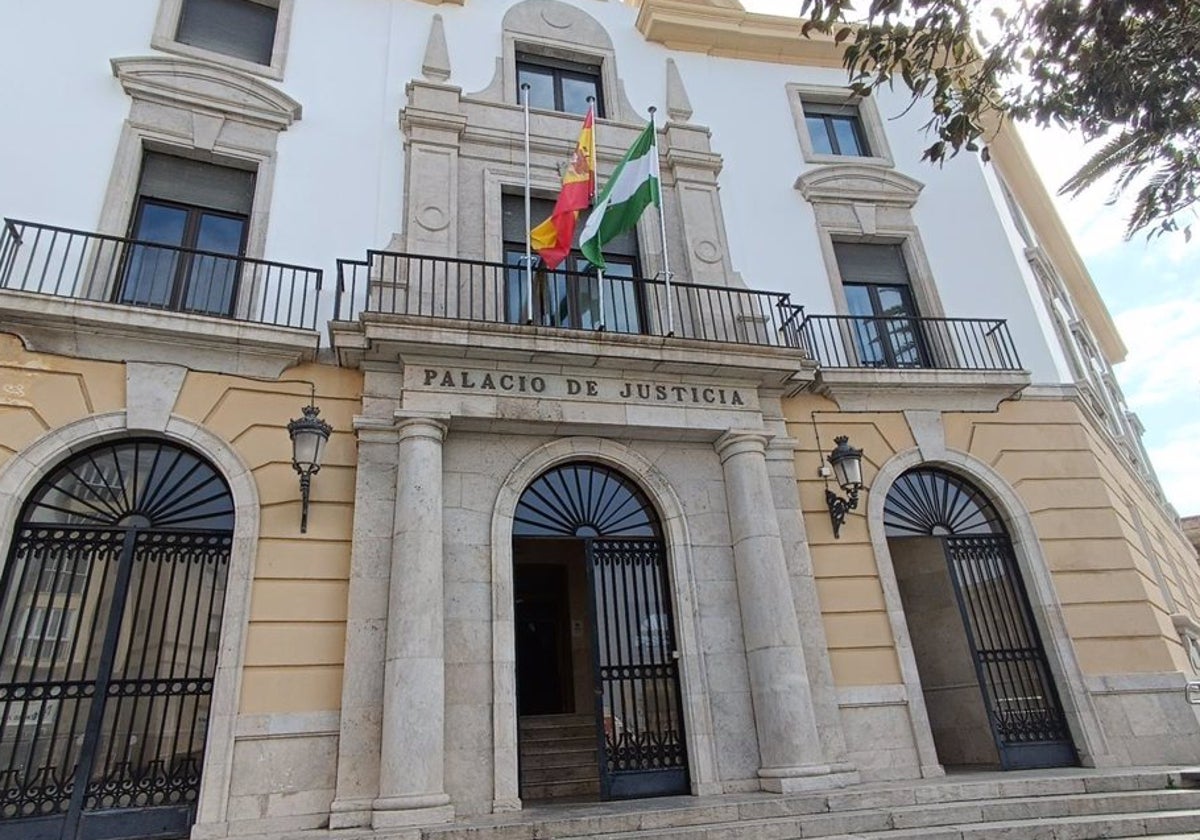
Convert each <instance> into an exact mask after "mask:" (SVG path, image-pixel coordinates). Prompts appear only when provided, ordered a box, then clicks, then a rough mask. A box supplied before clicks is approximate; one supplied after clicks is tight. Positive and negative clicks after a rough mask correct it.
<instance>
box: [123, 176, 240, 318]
mask: <svg viewBox="0 0 1200 840" xmlns="http://www.w3.org/2000/svg"><path fill="white" fill-rule="evenodd" d="M254 180H255V178H254V173H253V172H248V171H246V170H242V169H234V168H232V167H228V166H218V165H215V164H211V163H203V162H201V161H196V160H190V159H187V158H180V157H173V156H171V155H167V154H161V153H158V152H146V154H145V157H144V158H143V162H142V174H141V178H140V180H139V183H138V194H137V203H136V206H135V209H134V217H133V223H132V225H131V229H130V234H129V235H130V238H131V239H134V240H137V244H135V245H133V246H131V247H130V248H129V249H128V251H127V253H126V255H125V264H124V268H123V271H122V274H121V282H120V284H119V285H118V288H117V293H116V300H117V302H119V303H127V304H133V305H135V306H152V307H158V308H163V309H173V310H176V311H183V312H196V313H200V314H207V315H232V314H234V306H235V304H236V300H237V291H238V280H239V275H240V273H241V267H242V261H241V259H240V257H241V256H242V255H243V254H244V253H245V248H246V231H247V227H248V224H249V219H250V208H251V203H252V201H253V199H254Z"/></svg>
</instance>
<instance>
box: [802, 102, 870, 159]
mask: <svg viewBox="0 0 1200 840" xmlns="http://www.w3.org/2000/svg"><path fill="white" fill-rule="evenodd" d="M802 107H803V108H804V123H805V125H806V126H807V127H808V136H809V138H810V139H811V141H812V146H813V151H814V152H815V153H816V154H818V155H843V156H849V157H869V156H870V154H871V151H870V149H869V147H868V145H867V137H866V132H865V131H864V130H863V124H862V118H861V117H860V115H859V112H858V104H857V103H855V102H850V103H843V104H831V103H827V102H810V101H808V100H804V101H803V103H802Z"/></svg>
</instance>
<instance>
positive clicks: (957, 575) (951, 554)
mask: <svg viewBox="0 0 1200 840" xmlns="http://www.w3.org/2000/svg"><path fill="white" fill-rule="evenodd" d="M883 518H884V525H885V527H886V529H887V535H888V537H889V538H908V537H935V538H937V540H938V542H940V543H941V545H942V547H943V551H944V552H945V555H946V562H947V564H948V565H949V572H950V580H951V583H952V584H953V588H954V597H955V600H956V601H957V602H958V608H959V612H960V614H961V616H962V621H963V627H964V629H965V631H966V635H967V642H968V644H969V645H970V648H971V658H972V661H973V663H974V666H975V673H976V675H977V677H978V679H979V688H980V690H981V692H982V693H983V702H984V706H985V707H986V709H987V715H988V723H989V725H990V726H991V730H992V737H993V739H994V740H995V742H996V749H997V751H998V752H999V755H1000V766H1001V767H1002V768H1004V769H1005V770H1016V769H1028V768H1034V767H1062V766H1069V765H1074V764H1078V763H1079V759H1078V756H1077V754H1076V752H1075V746H1074V743H1073V741H1072V740H1071V733H1070V729H1069V727H1068V725H1067V719H1066V715H1065V714H1064V713H1063V708H1062V703H1061V702H1060V700H1059V696H1058V691H1057V690H1056V688H1055V685H1054V677H1053V675H1052V674H1051V672H1050V663H1049V660H1048V659H1047V658H1046V651H1045V648H1044V647H1043V646H1042V640H1041V636H1040V634H1039V633H1038V629H1037V622H1036V621H1035V620H1034V617H1033V611H1032V609H1031V608H1030V604H1029V595H1028V593H1027V592H1026V591H1025V584H1024V582H1023V581H1022V579H1021V572H1020V569H1019V568H1018V567H1017V562H1016V556H1015V555H1014V554H1013V547H1012V540H1011V539H1010V538H1009V536H1008V532H1007V531H1006V530H1005V527H1004V523H1003V520H1002V519H1001V517H1000V514H999V512H998V511H997V510H996V508H995V506H994V505H993V504H992V503H991V502H990V501H989V500H988V499H987V498H986V497H985V496H984V495H983V494H982V493H981V492H979V490H978V489H977V488H976V487H974V486H973V485H971V484H970V483H969V482H967V481H966V480H964V479H963V478H961V477H959V476H956V475H952V474H950V473H947V472H944V471H942V470H938V469H932V468H928V467H922V468H919V469H915V470H910V471H909V472H907V473H905V474H904V475H902V476H900V478H899V479H897V481H896V483H895V484H894V485H893V486H892V489H891V490H890V491H889V492H888V497H887V501H886V503H885V504H884V513H883Z"/></svg>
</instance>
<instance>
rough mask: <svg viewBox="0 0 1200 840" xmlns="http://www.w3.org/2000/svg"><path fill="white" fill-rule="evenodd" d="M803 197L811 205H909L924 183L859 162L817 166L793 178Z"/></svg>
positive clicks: (914, 201) (913, 203) (912, 203)
mask: <svg viewBox="0 0 1200 840" xmlns="http://www.w3.org/2000/svg"><path fill="white" fill-rule="evenodd" d="M795 187H796V189H798V190H799V191H800V193H801V195H803V196H804V198H805V199H806V200H808V201H810V202H812V203H814V204H833V203H842V204H847V203H854V202H865V203H869V204H887V205H892V206H896V207H905V208H909V207H912V206H913V205H915V204H916V203H917V199H918V198H919V197H920V195H921V190H922V189H924V188H925V185H924V184H922V183H921V182H920V181H918V180H916V179H915V178H910V177H908V176H907V175H903V174H901V173H899V172H896V171H895V170H892V169H885V168H883V167H880V166H869V165H867V164H861V163H838V164H832V165H829V166H818V167H816V168H814V169H810V170H809V171H807V172H805V173H804V174H803V175H801V176H800V177H799V178H797V179H796V184H795Z"/></svg>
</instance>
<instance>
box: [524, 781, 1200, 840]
mask: <svg viewBox="0 0 1200 840" xmlns="http://www.w3.org/2000/svg"><path fill="white" fill-rule="evenodd" d="M1161 815H1167V816H1169V817H1171V819H1168V820H1160V821H1158V822H1156V823H1155V829H1154V830H1155V833H1159V832H1160V831H1162V832H1165V831H1176V830H1179V829H1180V828H1186V827H1188V825H1187V824H1186V823H1181V822H1180V817H1179V815H1191V819H1192V820H1193V822H1192V823H1191V827H1193V828H1195V829H1196V830H1197V831H1198V832H1200V791H1194V790H1182V791H1180V790H1176V791H1139V792H1133V793H1116V794H1083V795H1076V796H1043V797H1028V798H1014V799H1011V800H991V801H989V800H983V801H976V802H953V803H938V804H930V805H922V806H907V807H902V808H886V807H884V808H871V809H866V810H858V811H843V812H834V813H825V814H804V815H792V816H787V817H774V818H765V819H745V818H741V819H738V820H736V821H720V822H711V823H707V824H703V825H686V826H678V827H670V826H668V825H664V824H661V823H660V824H658V825H656V826H655V827H654V828H652V829H649V830H652V831H653V832H654V833H653V835H652V836H653V837H655V838H662V840H800V838H813V837H821V838H827V840H842V838H845V837H869V838H872V839H873V840H874V838H878V840H901V838H904V840H908V838H913V840H917V838H930V840H933V838H941V837H955V838H962V840H967V838H970V840H1065V838H1070V839H1071V840H1084V838H1091V837H1129V836H1137V835H1143V834H1146V833H1147V830H1148V828H1147V827H1146V826H1144V822H1145V820H1146V819H1148V818H1149V817H1151V816H1152V817H1154V818H1156V819H1157V818H1158V817H1159V816H1161ZM1109 823H1111V824H1112V825H1113V826H1119V827H1120V830H1121V831H1124V832H1126V833H1099V834H1088V833H1082V834H1073V833H1072V832H1073V831H1075V829H1074V828H1071V826H1075V825H1076V824H1078V825H1080V826H1092V827H1094V828H1096V830H1103V831H1109V827H1108V826H1109ZM1044 826H1059V827H1060V829H1056V830H1055V831H1054V832H1050V833H1043V827H1044ZM1138 826H1143V827H1142V828H1140V829H1139V828H1138ZM547 828H549V826H547ZM1113 830H1114V831H1115V830H1117V829H1116V828H1114V829H1113ZM555 831H556V833H553V834H551V835H549V836H554V837H567V836H576V837H589V838H592V840H632V839H633V838H642V840H644V839H645V838H647V837H649V836H651V835H650V834H648V829H647V827H646V823H645V822H643V823H642V825H641V826H639V827H638V828H634V829H632V830H630V829H625V830H618V831H615V832H611V833H595V832H588V833H584V834H574V835H570V834H567V833H564V832H563V831H562V830H561V829H560V828H558V827H557V826H555ZM980 832H982V833H980ZM1021 832H1025V833H1021Z"/></svg>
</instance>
